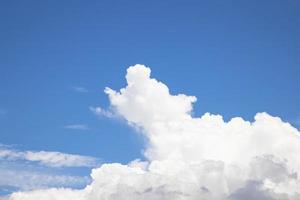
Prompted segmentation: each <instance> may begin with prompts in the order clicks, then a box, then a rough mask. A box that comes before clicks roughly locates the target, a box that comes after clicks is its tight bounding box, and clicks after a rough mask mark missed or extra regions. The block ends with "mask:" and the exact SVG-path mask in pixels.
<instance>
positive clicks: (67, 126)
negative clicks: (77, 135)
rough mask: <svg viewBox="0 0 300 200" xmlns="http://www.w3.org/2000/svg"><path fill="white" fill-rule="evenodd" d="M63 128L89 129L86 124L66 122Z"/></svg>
mask: <svg viewBox="0 0 300 200" xmlns="http://www.w3.org/2000/svg"><path fill="white" fill-rule="evenodd" d="M64 128H65V129H73V130H89V129H90V128H89V127H88V126H87V125H86V124H68V125H65V126H64Z"/></svg>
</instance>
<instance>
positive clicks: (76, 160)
mask: <svg viewBox="0 0 300 200" xmlns="http://www.w3.org/2000/svg"><path fill="white" fill-rule="evenodd" d="M0 160H6V161H18V160H19V161H22V160H23V161H29V162H37V163H39V164H41V165H44V166H48V167H94V166H97V165H98V159H96V158H94V157H91V156H82V155H77V154H67V153H62V152H57V151H19V150H16V149H9V148H3V147H1V148H0Z"/></svg>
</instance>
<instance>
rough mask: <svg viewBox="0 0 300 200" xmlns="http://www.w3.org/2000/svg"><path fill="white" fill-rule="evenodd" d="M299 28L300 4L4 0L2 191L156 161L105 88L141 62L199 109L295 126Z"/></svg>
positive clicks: (78, 183)
mask: <svg viewBox="0 0 300 200" xmlns="http://www.w3.org/2000/svg"><path fill="white" fill-rule="evenodd" d="M299 24H300V1H298V0H263V1H261V0H260V1H256V0H253V1H226V2H225V1H218V0H209V1H208V0H207V1H189V0H188V1H177V0H175V1H174V0H173V1H169V0H167V1H126V2H125V1H88V2H87V1H72V3H71V2H70V1H64V0H60V1H48V0H45V1H33V0H28V1H23V2H19V1H14V0H12V1H1V3H0V25H1V26H0V174H2V175H1V176H3V177H7V178H6V179H2V181H0V194H3V195H6V194H9V193H11V192H14V191H19V190H22V191H23V190H31V189H36V188H48V187H59V186H66V187H71V188H82V187H84V186H85V185H86V184H87V183H89V182H90V181H91V178H90V176H89V174H90V170H91V169H92V168H94V167H97V166H100V165H101V164H103V163H115V162H116V163H121V164H127V163H129V162H131V161H132V160H134V159H137V158H140V159H142V160H143V159H146V160H147V159H148V160H151V159H150V158H149V156H147V155H145V149H147V148H145V144H146V143H147V139H149V138H148V137H146V138H145V137H144V136H143V135H142V134H140V133H139V132H140V130H139V129H137V128H134V127H132V126H130V125H128V122H131V118H130V117H129V118H128V115H127V113H125V114H124V113H122V112H121V113H120V110H118V109H116V110H117V111H118V114H115V113H114V112H113V109H112V107H114V103H113V102H112V101H111V99H109V98H108V97H107V94H105V93H104V89H105V87H110V88H112V89H113V90H116V91H118V90H119V89H120V88H124V87H125V86H126V85H127V83H126V79H125V75H126V73H127V72H126V69H127V68H128V67H129V66H132V65H135V64H144V65H146V66H147V67H150V68H151V77H155V79H156V80H159V81H162V82H163V83H164V84H166V85H167V86H168V88H169V90H170V94H174V95H176V94H180V93H183V94H186V95H188V96H196V97H197V102H196V103H195V104H194V109H193V110H192V113H191V115H192V116H193V117H200V116H202V115H203V114H204V113H206V112H209V113H212V114H220V115H222V116H223V118H224V120H225V121H226V122H227V121H229V120H230V119H231V118H233V117H237V116H239V117H242V118H243V119H244V120H247V121H251V122H252V121H254V116H255V115H256V113H258V112H267V113H268V114H270V115H272V116H279V117H280V118H281V119H282V120H283V121H285V122H289V123H290V124H292V125H293V126H294V127H296V128H298V130H299V128H300V104H299V102H300V93H299V85H300V79H299V76H300V56H299V54H300V26H299ZM115 106H116V105H115ZM117 106H118V105H117ZM117 115H121V117H120V116H117ZM133 122H134V123H136V122H135V121H134V120H133ZM143 125H144V124H143ZM151 131H152V129H151ZM151 131H149V132H151ZM150 138H151V137H150ZM12 173H17V174H19V176H18V179H17V177H16V178H15V181H13V180H12V181H11V182H8V180H10V179H11V178H10V177H11V174H12ZM32 176H35V177H39V176H41V177H44V178H43V180H47V181H48V182H47V181H45V182H43V183H37V181H36V180H33V179H32V180H31V181H27V182H26V181H24V177H32ZM50 176H51V177H54V178H53V180H49V178H46V177H50ZM55 177H56V178H55ZM28 182H30V184H29V183H28Z"/></svg>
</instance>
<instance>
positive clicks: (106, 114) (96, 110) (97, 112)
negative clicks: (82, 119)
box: [90, 106, 116, 118]
mask: <svg viewBox="0 0 300 200" xmlns="http://www.w3.org/2000/svg"><path fill="white" fill-rule="evenodd" d="M90 111H92V112H93V113H94V114H95V115H98V116H104V117H107V118H112V117H115V116H116V115H115V114H114V113H113V112H112V111H110V110H106V109H103V108H101V107H92V106H91V107H90Z"/></svg>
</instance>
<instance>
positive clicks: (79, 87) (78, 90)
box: [72, 86, 88, 93]
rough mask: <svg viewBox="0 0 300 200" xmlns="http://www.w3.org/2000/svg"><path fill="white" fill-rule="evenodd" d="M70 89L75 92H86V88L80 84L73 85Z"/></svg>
mask: <svg viewBox="0 0 300 200" xmlns="http://www.w3.org/2000/svg"><path fill="white" fill-rule="evenodd" d="M72 89H73V90H74V91H76V92H82V93H86V92H88V89H86V88H85V87H82V86H73V87H72Z"/></svg>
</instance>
